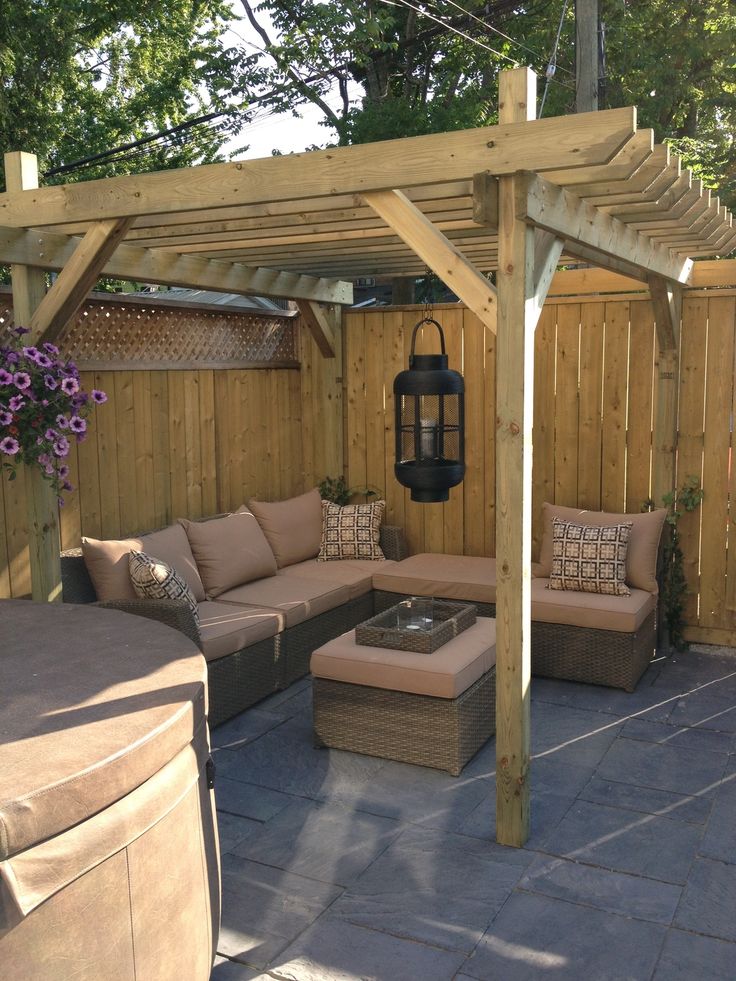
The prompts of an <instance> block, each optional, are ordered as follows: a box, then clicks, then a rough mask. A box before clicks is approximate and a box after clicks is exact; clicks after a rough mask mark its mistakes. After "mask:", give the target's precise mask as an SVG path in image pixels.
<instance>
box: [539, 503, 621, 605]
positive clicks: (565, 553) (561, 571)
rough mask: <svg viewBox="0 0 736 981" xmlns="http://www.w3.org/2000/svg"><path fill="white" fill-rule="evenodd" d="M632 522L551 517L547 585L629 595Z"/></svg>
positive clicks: (588, 591) (551, 587) (582, 590)
mask: <svg viewBox="0 0 736 981" xmlns="http://www.w3.org/2000/svg"><path fill="white" fill-rule="evenodd" d="M631 528H632V522H630V521H629V522H626V523H622V524H619V525H578V524H574V523H573V522H571V521H563V520H562V519H561V518H554V519H553V521H552V574H551V576H550V583H549V585H550V589H572V590H577V591H578V592H582V593H606V594H607V595H609V596H630V595H631V593H630V590H629V587H628V586H627V585H626V582H625V580H626V551H627V549H628V547H629V538H630V536H631Z"/></svg>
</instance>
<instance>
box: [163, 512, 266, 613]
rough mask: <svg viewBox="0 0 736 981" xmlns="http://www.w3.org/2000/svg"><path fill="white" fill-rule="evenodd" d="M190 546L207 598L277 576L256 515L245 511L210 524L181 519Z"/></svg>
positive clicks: (217, 519)
mask: <svg viewBox="0 0 736 981" xmlns="http://www.w3.org/2000/svg"><path fill="white" fill-rule="evenodd" d="M179 522H180V524H181V525H182V527H183V528H184V531H185V532H186V535H187V538H188V539H189V544H190V545H191V549H192V552H193V554H194V558H195V559H196V561H197V568H198V569H199V573H200V575H201V577H202V582H203V583H204V589H205V592H206V594H207V599H209V600H211V599H214V598H215V597H216V596H219V595H220V593H224V592H226V590H228V589H233V587H235V586H242V585H243V583H247V582H252V581H253V580H254V579H263V578H264V577H266V576H275V575H276V559H275V558H274V555H273V552H272V551H271V549H270V547H269V544H268V542H267V541H266V538H265V536H264V534H263V532H262V531H261V529H260V527H259V525H258V522H257V521H256V519H255V516H254V515H253V514H251V513H250V511H247V510H245V509H242V510H241V511H238V512H236V513H235V514H228V515H226V517H224V518H213V519H212V520H210V521H188V520H187V519H186V518H180V519H179Z"/></svg>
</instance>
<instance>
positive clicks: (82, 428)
mask: <svg viewBox="0 0 736 981" xmlns="http://www.w3.org/2000/svg"><path fill="white" fill-rule="evenodd" d="M69 428H70V429H71V431H72V432H73V433H86V432H87V423H86V422H85V421H84V419H82V418H81V417H80V416H72V417H71V419H70V420H69Z"/></svg>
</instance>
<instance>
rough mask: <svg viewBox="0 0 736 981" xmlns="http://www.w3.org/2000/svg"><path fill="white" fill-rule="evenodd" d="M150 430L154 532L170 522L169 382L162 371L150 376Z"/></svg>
mask: <svg viewBox="0 0 736 981" xmlns="http://www.w3.org/2000/svg"><path fill="white" fill-rule="evenodd" d="M151 427H152V430H153V432H152V440H153V507H154V515H155V519H154V522H153V526H154V528H163V527H164V525H166V524H168V523H169V521H171V519H172V517H173V515H172V513H171V467H170V465H169V458H170V456H171V449H170V445H169V378H168V374H167V372H165V371H153V372H151Z"/></svg>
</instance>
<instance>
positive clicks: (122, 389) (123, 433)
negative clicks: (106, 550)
mask: <svg viewBox="0 0 736 981" xmlns="http://www.w3.org/2000/svg"><path fill="white" fill-rule="evenodd" d="M114 383H115V389H114V395H113V398H114V404H115V420H116V424H117V433H118V440H117V466H118V497H119V500H120V533H121V534H122V535H123V536H124V537H128V536H129V535H133V534H134V533H135V532H136V531H137V530H138V528H139V527H140V526H139V524H138V515H139V508H138V487H137V482H136V475H135V471H136V467H135V463H136V460H135V457H136V452H135V404H134V401H133V372H132V371H116V372H115V373H114ZM113 486H114V485H113Z"/></svg>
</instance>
